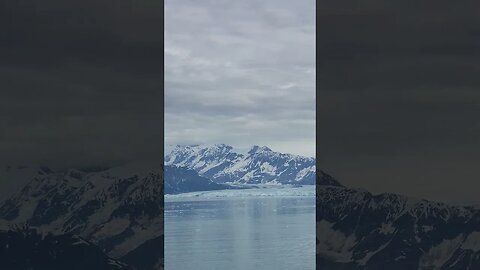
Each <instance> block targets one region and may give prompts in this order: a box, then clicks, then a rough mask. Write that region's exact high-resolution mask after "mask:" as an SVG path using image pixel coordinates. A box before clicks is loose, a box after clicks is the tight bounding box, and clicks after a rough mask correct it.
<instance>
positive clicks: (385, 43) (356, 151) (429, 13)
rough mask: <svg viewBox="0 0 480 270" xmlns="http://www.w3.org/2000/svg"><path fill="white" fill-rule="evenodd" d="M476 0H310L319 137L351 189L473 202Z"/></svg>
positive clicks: (478, 130) (479, 138)
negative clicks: (315, 38)
mask: <svg viewBox="0 0 480 270" xmlns="http://www.w3.org/2000/svg"><path fill="white" fill-rule="evenodd" d="M479 7H480V6H479V3H478V2H476V1H465V2H462V3H461V4H460V3H452V2H448V1H443V0H442V1H427V0H424V1H368V2H362V3H357V2H355V3H354V2H353V1H321V2H318V6H317V8H318V11H317V12H318V14H317V16H318V20H319V21H318V25H319V26H318V27H319V28H318V32H317V35H318V44H317V46H318V47H317V72H318V81H317V85H318V92H317V95H318V100H319V103H318V104H317V122H318V128H319V130H320V132H319V133H318V137H317V140H318V142H319V145H318V148H319V150H320V154H319V156H318V158H319V160H320V161H321V163H322V164H323V166H324V167H325V168H326V169H329V170H331V171H332V173H333V174H335V175H337V176H338V177H339V178H340V179H341V180H344V182H346V183H347V184H350V185H353V186H359V187H364V188H367V189H369V190H372V191H375V192H385V191H389V192H400V193H404V194H408V195H413V196H419V197H426V198H433V199H438V200H444V201H450V202H456V203H465V202H475V203H478V196H477V195H476V194H475V192H472V190H478V174H479V171H478V169H477V166H476V165H475V162H474V160H478V158H479V156H480V121H479V120H478V115H479V113H480V92H479V91H478V88H479V87H480V79H479V78H480V77H479V76H478V74H479V72H480V65H479V63H480V61H479V60H480V46H479V44H480V43H479V41H480V35H479V33H480V27H479V25H480V20H479V18H478V16H477V15H476V14H475V10H478V8H479Z"/></svg>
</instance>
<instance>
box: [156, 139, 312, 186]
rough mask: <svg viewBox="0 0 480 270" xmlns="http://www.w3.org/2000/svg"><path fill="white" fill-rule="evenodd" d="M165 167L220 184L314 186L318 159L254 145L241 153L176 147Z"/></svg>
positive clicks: (222, 146)
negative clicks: (180, 168) (195, 174)
mask: <svg viewBox="0 0 480 270" xmlns="http://www.w3.org/2000/svg"><path fill="white" fill-rule="evenodd" d="M165 165H175V166H180V167H187V168H190V169H193V170H195V171H197V172H198V174H199V175H200V176H203V177H206V178H209V179H211V180H213V181H215V182H217V183H242V184H245V183H248V184H260V183H263V184H265V183H269V184H311V185H313V184H315V159H314V158H309V157H302V156H297V155H291V154H282V153H278V152H274V151H272V150H271V149H270V148H268V147H266V146H262V147H260V146H253V147H252V148H251V149H250V151H248V152H247V153H238V152H236V151H235V150H234V149H233V147H232V146H229V145H225V144H214V145H189V146H176V147H175V148H174V149H173V150H172V152H171V153H170V154H168V155H167V156H166V157H165Z"/></svg>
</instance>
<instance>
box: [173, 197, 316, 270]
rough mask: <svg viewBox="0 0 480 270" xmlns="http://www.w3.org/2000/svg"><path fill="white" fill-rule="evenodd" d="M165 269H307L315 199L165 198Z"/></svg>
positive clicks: (312, 256) (311, 254)
mask: <svg viewBox="0 0 480 270" xmlns="http://www.w3.org/2000/svg"><path fill="white" fill-rule="evenodd" d="M240 192H241V191H240ZM247 192H248V191H247ZM217 193H218V191H217ZM165 267H166V269H167V270H177V269H178V270H190V269H191V270H194V269H195V270H197V269H198V270H203V269H208V270H214V269H218V270H225V269H226V270H235V269H239V270H240V269H242V270H243V269H262V270H264V269H265V270H267V269H288V270H291V269H305V270H308V269H312V270H313V269H314V268H315V198H314V196H310V195H308V196H296V197H292V196H285V195H284V194H282V195H275V196H273V195H272V196H247V197H241V196H240V197H224V198H202V197H197V198H188V197H184V198H174V199H171V198H166V202H165Z"/></svg>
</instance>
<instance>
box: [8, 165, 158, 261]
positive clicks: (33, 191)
mask: <svg viewBox="0 0 480 270" xmlns="http://www.w3.org/2000/svg"><path fill="white" fill-rule="evenodd" d="M17 170H25V168H22V169H18V168H17ZM29 171H30V172H34V173H33V174H28V175H27V174H26V175H27V176H28V178H25V179H24V180H23V183H25V185H24V186H23V187H22V188H18V187H16V188H15V189H12V190H15V192H13V191H12V192H10V193H9V194H7V193H4V194H5V195H4V196H7V195H9V196H8V197H3V199H2V200H0V225H2V224H17V225H22V226H23V225H24V224H26V225H27V226H28V227H30V228H35V229H37V230H38V231H39V232H41V233H53V234H55V235H63V234H71V235H76V236H78V237H81V238H83V239H87V240H88V241H89V242H91V243H94V244H95V245H98V246H99V247H100V248H101V249H102V251H104V252H105V253H106V254H107V255H108V256H110V257H112V258H116V259H119V258H121V257H123V256H125V255H127V254H130V256H129V259H130V260H131V261H135V258H134V255H135V254H139V253H135V252H134V251H135V250H136V249H137V248H140V247H141V246H142V244H144V243H147V242H148V241H150V240H152V239H160V238H159V237H163V166H162V165H161V164H130V165H126V166H121V167H116V168H111V169H108V170H105V171H101V172H90V173H85V172H82V171H79V170H68V171H66V172H55V171H52V170H47V169H44V170H37V169H32V170H29ZM22 173H23V172H22ZM18 174H19V173H18V172H17V173H15V172H14V171H10V172H9V175H14V176H16V175H18ZM9 182H10V180H9V178H4V179H0V189H1V188H2V187H1V185H2V184H4V183H9ZM0 227H1V226H0ZM161 239H163V238H161ZM154 253H155V252H153V251H152V252H151V253H149V254H150V255H152V256H153V255H155V254H154ZM132 254H133V255H132ZM150 260H156V262H155V265H157V266H158V265H161V264H162V262H163V252H161V250H158V252H157V254H156V256H154V257H153V258H150ZM133 266H134V265H133ZM0 269H2V267H1V263H0ZM136 269H139V270H141V269H144V268H138V267H136ZM147 269H148V268H147ZM154 269H160V268H154ZM145 270H146V269H145ZM149 270H150V269H149Z"/></svg>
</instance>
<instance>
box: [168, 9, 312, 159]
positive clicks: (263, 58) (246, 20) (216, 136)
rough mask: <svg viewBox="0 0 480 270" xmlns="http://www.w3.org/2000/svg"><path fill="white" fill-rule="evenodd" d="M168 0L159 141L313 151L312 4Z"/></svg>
mask: <svg viewBox="0 0 480 270" xmlns="http://www.w3.org/2000/svg"><path fill="white" fill-rule="evenodd" d="M301 2H302V3H293V2H291V1H267V2H265V1H255V0H249V1H201V2H197V1H166V3H165V10H166V12H165V15H166V17H165V134H166V137H165V142H166V144H189V143H228V144H232V145H234V146H237V147H248V146H251V145H253V144H264V145H268V146H270V147H272V149H274V150H278V151H284V152H292V153H298V154H303V155H309V156H314V149H315V129H314V127H315V91H314V89H315V60H314V59H315V17H314V14H315V10H314V6H315V2H314V1H301Z"/></svg>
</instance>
